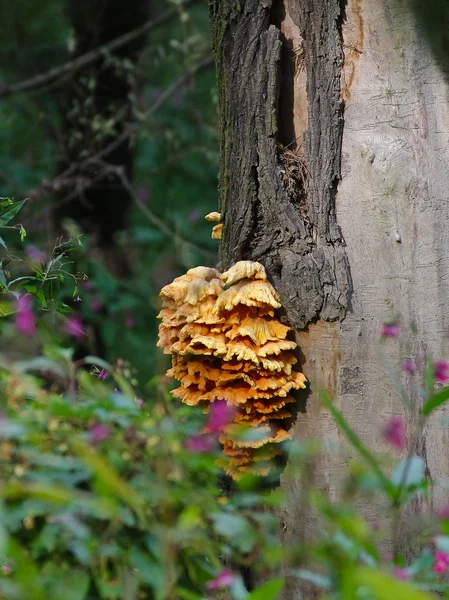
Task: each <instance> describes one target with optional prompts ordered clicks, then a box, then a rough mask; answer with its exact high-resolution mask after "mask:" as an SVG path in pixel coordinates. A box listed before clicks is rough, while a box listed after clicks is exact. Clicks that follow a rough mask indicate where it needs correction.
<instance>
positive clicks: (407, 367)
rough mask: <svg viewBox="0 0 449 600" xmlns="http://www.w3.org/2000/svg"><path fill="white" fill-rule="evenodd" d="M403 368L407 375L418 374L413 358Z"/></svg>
mask: <svg viewBox="0 0 449 600" xmlns="http://www.w3.org/2000/svg"><path fill="white" fill-rule="evenodd" d="M402 368H403V369H404V371H405V372H406V373H409V374H410V375H414V374H415V373H416V365H415V363H414V362H413V360H412V359H411V358H409V359H408V360H406V361H405V362H404V364H403V365H402Z"/></svg>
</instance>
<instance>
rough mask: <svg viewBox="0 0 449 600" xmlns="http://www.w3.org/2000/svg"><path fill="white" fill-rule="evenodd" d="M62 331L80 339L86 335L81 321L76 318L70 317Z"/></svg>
mask: <svg viewBox="0 0 449 600" xmlns="http://www.w3.org/2000/svg"><path fill="white" fill-rule="evenodd" d="M64 331H65V332H66V333H68V334H69V335H71V336H72V337H74V338H75V339H78V340H79V339H81V338H83V337H84V336H85V335H86V332H85V330H84V327H83V323H82V322H81V319H80V318H79V317H77V316H73V317H70V318H69V319H67V322H66V324H65V326H64Z"/></svg>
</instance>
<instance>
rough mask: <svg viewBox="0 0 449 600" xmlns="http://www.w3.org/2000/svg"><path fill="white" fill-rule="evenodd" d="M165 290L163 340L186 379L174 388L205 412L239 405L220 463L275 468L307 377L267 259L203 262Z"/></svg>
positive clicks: (175, 370)
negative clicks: (219, 266)
mask: <svg viewBox="0 0 449 600" xmlns="http://www.w3.org/2000/svg"><path fill="white" fill-rule="evenodd" d="M206 218H208V219H209V220H219V218H220V215H219V214H218V213H211V215H208V216H207V217H206ZM161 297H162V303H163V306H162V310H161V312H160V313H159V318H160V319H161V324H160V326H159V342H158V346H160V347H162V348H163V350H164V352H165V353H167V354H171V355H172V368H171V369H170V370H169V371H168V372H167V375H169V376H171V377H173V378H174V379H176V380H177V381H178V382H179V383H180V387H178V388H176V389H175V390H173V392H172V394H173V395H174V396H175V397H177V398H180V399H181V400H182V402H184V403H186V404H188V405H190V406H200V407H201V408H202V409H203V410H204V411H205V412H207V411H208V410H209V408H210V406H211V403H213V402H215V401H225V402H226V403H227V404H228V405H229V406H231V407H233V409H234V411H233V413H232V414H233V418H232V422H231V423H229V424H227V425H225V426H224V427H223V429H222V431H221V433H220V437H219V441H220V442H221V444H222V446H223V454H224V456H223V459H222V460H221V461H220V463H221V465H222V466H223V468H224V469H225V470H226V472H227V473H228V474H229V475H231V476H232V477H234V478H238V477H239V476H241V475H242V474H243V473H245V472H251V473H253V474H258V475H266V474H268V472H269V470H270V460H271V459H272V458H274V457H275V456H277V455H279V454H281V453H282V452H281V450H280V447H279V444H280V443H281V442H283V441H285V440H287V439H289V438H290V434H289V433H288V427H287V426H285V425H283V423H284V422H287V423H289V419H291V416H292V415H291V412H290V410H289V405H290V404H292V403H293V402H294V401H295V400H294V398H293V396H292V395H291V392H292V390H298V389H300V388H305V382H306V379H305V377H304V375H303V374H302V373H300V372H299V371H297V370H295V364H296V358H295V356H294V354H293V351H294V350H295V348H296V343H295V342H294V341H291V340H289V339H287V336H288V334H289V332H290V328H289V327H288V326H286V325H284V324H282V323H281V322H280V320H279V319H278V318H277V317H276V312H275V311H276V310H277V309H279V308H280V307H281V303H280V301H279V296H278V294H277V292H276V290H275V289H274V288H273V286H272V285H271V284H270V283H269V281H268V280H267V276H266V273H265V269H264V267H263V265H261V264H259V263H257V262H251V261H240V262H238V263H236V264H235V265H234V266H232V267H231V268H230V269H229V270H228V271H226V272H225V273H223V274H220V272H219V271H217V270H216V269H211V268H207V267H196V268H195V269H190V270H189V271H187V273H186V274H185V275H183V276H182V277H178V278H177V279H175V280H174V281H173V283H171V284H169V285H167V286H165V287H164V288H163V289H162V291H161Z"/></svg>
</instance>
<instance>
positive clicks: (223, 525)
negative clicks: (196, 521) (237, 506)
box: [211, 512, 256, 553]
mask: <svg viewBox="0 0 449 600" xmlns="http://www.w3.org/2000/svg"><path fill="white" fill-rule="evenodd" d="M211 517H212V520H213V522H214V529H215V531H216V532H217V533H218V534H219V535H222V536H224V537H226V538H227V539H228V540H230V542H231V543H232V544H233V545H234V546H236V547H237V548H238V549H239V550H240V551H241V552H243V553H247V552H250V551H251V549H252V547H253V546H254V544H255V542H256V536H255V532H254V530H253V528H252V527H251V525H250V524H249V522H248V521H247V520H246V519H245V518H244V517H242V516H240V515H237V514H230V513H225V512H223V513H213V514H212V515H211Z"/></svg>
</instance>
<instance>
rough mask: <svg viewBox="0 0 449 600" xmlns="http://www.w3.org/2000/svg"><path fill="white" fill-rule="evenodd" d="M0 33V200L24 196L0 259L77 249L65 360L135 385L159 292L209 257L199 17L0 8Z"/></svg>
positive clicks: (212, 187) (146, 369)
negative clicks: (111, 372)
mask: <svg viewBox="0 0 449 600" xmlns="http://www.w3.org/2000/svg"><path fill="white" fill-rule="evenodd" d="M0 31H1V36H0V53H1V61H0V121H1V127H0V196H2V197H9V198H13V199H15V200H22V199H25V198H28V201H27V202H26V204H25V206H24V208H23V210H22V212H21V215H20V220H21V221H22V223H23V226H24V228H25V230H26V232H27V236H26V238H25V240H24V241H23V243H20V242H19V240H18V239H17V238H18V236H17V232H16V231H11V232H10V233H9V235H8V232H6V233H5V235H4V236H3V237H4V238H5V241H6V242H7V245H8V252H9V258H10V257H11V256H13V255H14V252H17V253H20V252H25V254H27V253H28V254H30V253H31V254H32V253H33V252H36V251H38V250H39V251H41V252H44V253H45V254H46V255H47V257H51V253H52V250H53V248H54V245H55V239H61V237H62V239H63V240H64V242H65V241H69V240H72V241H74V240H76V243H75V242H74V245H75V246H76V248H77V250H76V252H75V253H74V254H72V255H71V256H72V261H73V263H72V264H71V265H70V266H69V267H67V268H69V269H71V270H72V272H74V273H81V274H83V275H85V276H86V277H81V283H80V285H79V286H78V288H77V291H76V295H75V296H73V285H71V286H67V297H66V298H65V299H66V301H67V303H68V304H72V306H74V307H75V308H76V310H77V311H78V312H80V313H81V315H82V318H83V320H84V322H85V324H86V327H87V328H88V329H89V332H90V334H91V335H89V336H88V337H87V339H88V340H89V341H88V342H86V341H83V342H82V344H83V345H82V346H80V347H79V348H78V353H80V354H86V353H95V354H96V355H100V356H104V357H105V358H106V359H108V360H110V361H112V362H114V361H116V360H118V359H124V360H125V361H129V362H130V363H131V364H132V365H133V366H134V367H135V368H136V369H137V371H138V372H139V377H140V381H141V383H142V384H144V383H145V382H147V381H148V380H149V379H150V378H151V377H152V375H153V374H155V373H161V372H163V370H164V367H165V363H164V364H159V363H160V362H161V361H163V358H162V357H161V355H160V353H159V352H158V351H157V350H156V348H155V344H156V333H157V321H156V318H155V317H156V314H157V312H158V309H159V301H158V292H159V290H160V288H161V287H162V286H163V285H165V284H166V283H168V282H169V281H170V280H172V279H173V278H174V277H175V276H177V275H179V274H181V273H183V272H185V271H186V270H187V269H188V268H191V267H192V266H195V265H197V264H214V262H215V260H216V259H215V256H216V245H217V244H216V242H215V241H213V240H211V239H210V226H209V225H208V224H207V222H206V221H204V218H203V217H204V215H205V214H206V213H207V212H210V211H211V210H215V209H216V204H217V192H216V188H217V160H218V140H217V128H216V121H217V119H216V92H215V74H214V69H213V63H212V58H211V50H210V42H209V32H208V14H207V4H206V3H205V2H200V1H196V2H195V1H187V2H185V1H184V2H183V1H180V0H128V2H119V1H118V0H96V1H95V2H92V1H91V0H20V1H19V2H6V1H2V2H1V3H0ZM126 34H129V35H128V36H127V37H125V38H123V36H126ZM79 235H81V237H78V236H79ZM78 240H80V241H81V245H80V244H79V243H78ZM58 285H59V284H58ZM60 285H61V286H62V293H63V294H64V281H61V282H60ZM69 287H70V289H69ZM75 303H76V304H75ZM86 344H87V346H86ZM10 352H13V349H10Z"/></svg>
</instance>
